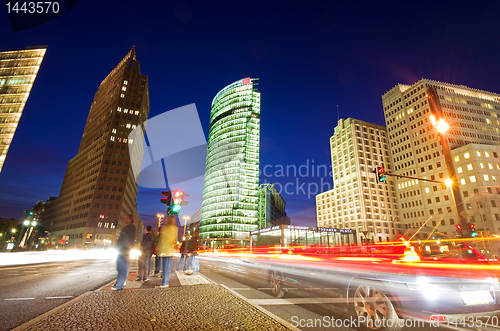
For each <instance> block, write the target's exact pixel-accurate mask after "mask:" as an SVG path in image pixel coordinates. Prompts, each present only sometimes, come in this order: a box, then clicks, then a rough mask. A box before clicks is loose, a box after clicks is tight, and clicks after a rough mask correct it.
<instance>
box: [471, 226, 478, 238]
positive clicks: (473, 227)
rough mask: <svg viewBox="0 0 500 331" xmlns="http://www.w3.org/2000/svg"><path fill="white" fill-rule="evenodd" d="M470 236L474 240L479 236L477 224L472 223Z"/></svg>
mask: <svg viewBox="0 0 500 331" xmlns="http://www.w3.org/2000/svg"><path fill="white" fill-rule="evenodd" d="M470 236H471V237H472V238H474V237H475V236H477V232H476V224H474V223H472V224H471V225H470Z"/></svg>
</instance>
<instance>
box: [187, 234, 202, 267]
mask: <svg viewBox="0 0 500 331" xmlns="http://www.w3.org/2000/svg"><path fill="white" fill-rule="evenodd" d="M199 245H200V230H196V231H195V232H194V234H193V236H192V237H191V240H190V241H189V252H190V253H191V268H190V269H191V271H188V272H186V274H188V275H191V274H193V275H196V274H197V273H198V272H200V261H198V252H197V250H198V246H199Z"/></svg>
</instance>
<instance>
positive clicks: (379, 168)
mask: <svg viewBox="0 0 500 331" xmlns="http://www.w3.org/2000/svg"><path fill="white" fill-rule="evenodd" d="M377 171H378V173H379V174H383V173H384V172H385V169H384V167H378V168H377Z"/></svg>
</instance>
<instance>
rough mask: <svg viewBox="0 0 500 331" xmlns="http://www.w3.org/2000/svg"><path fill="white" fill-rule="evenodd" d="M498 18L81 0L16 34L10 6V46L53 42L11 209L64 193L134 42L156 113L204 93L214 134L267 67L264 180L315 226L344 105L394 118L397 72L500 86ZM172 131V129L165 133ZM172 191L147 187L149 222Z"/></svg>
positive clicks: (6, 206) (449, 4)
mask: <svg viewBox="0 0 500 331" xmlns="http://www.w3.org/2000/svg"><path fill="white" fill-rule="evenodd" d="M499 15H500V2H499V1H480V2H471V1H428V2H425V1H424V2H422V1H419V2H401V1H398V2H390V3H382V2H377V1H370V2H354V1H342V2H341V1H323V2H319V1H317V2H314V1H313V2H311V1H309V2H306V1H303V2H300V1H262V2H260V1H247V2H243V1H114V0H107V1H80V2H79V3H78V5H77V6H76V7H75V8H73V9H72V10H71V11H69V12H68V13H66V14H65V15H63V16H61V17H59V18H57V19H55V20H53V21H50V22H48V23H46V24H43V25H40V26H37V27H34V28H32V29H29V30H25V31H21V32H18V33H12V30H11V28H10V26H9V20H8V18H7V13H6V11H5V9H3V10H0V50H15V49H23V48H25V47H32V46H39V45H47V52H46V54H45V58H44V60H43V62H42V65H41V68H40V71H39V73H38V76H37V78H36V80H35V83H34V85H33V89H32V91H31V94H30V96H29V98H28V102H27V104H26V107H25V109H24V112H23V115H22V117H21V120H20V123H19V126H18V128H17V131H16V133H15V135H14V139H13V142H12V145H11V147H10V150H9V152H8V154H7V158H6V160H5V164H4V167H3V169H2V171H1V173H0V217H5V218H16V219H19V218H21V217H23V215H24V211H25V210H27V209H29V208H30V207H31V206H33V205H34V204H36V202H37V201H38V200H44V201H45V200H47V199H48V198H49V197H51V196H58V195H59V190H60V188H61V184H62V180H63V177H64V173H65V170H66V166H67V163H68V161H69V160H70V159H72V158H73V157H74V156H75V155H76V154H77V151H78V147H79V144H80V140H81V138H82V133H83V129H84V127H85V123H86V119H87V116H88V112H89V109H90V105H91V102H92V100H93V98H94V94H95V92H96V91H97V88H98V86H99V84H100V83H101V81H102V80H103V79H104V78H105V77H106V76H107V75H108V74H109V73H110V71H111V70H112V69H113V68H114V67H115V66H116V65H117V64H118V62H119V61H120V60H121V59H122V58H123V57H124V56H125V55H126V54H127V52H128V51H129V50H130V48H131V47H132V46H133V45H135V48H136V54H137V59H138V60H139V61H140V63H141V71H142V74H145V75H147V76H148V78H149V95H150V103H151V108H150V113H149V117H150V118H151V117H153V116H155V115H158V114H161V113H163V112H165V111H168V110H170V109H174V108H178V107H181V106H184V105H188V104H191V103H195V104H196V107H197V109H198V113H199V117H200V120H201V124H202V126H203V130H204V132H205V137H208V126H209V116H210V106H211V102H212V99H213V97H214V96H215V94H217V92H218V91H219V90H221V89H222V88H224V87H225V86H227V85H228V84H230V83H232V82H234V81H236V80H239V79H241V78H244V77H256V78H260V84H259V90H260V92H261V93H262V98H261V100H262V103H261V150H260V168H261V170H263V169H264V167H265V166H268V167H267V168H266V169H267V173H266V174H267V175H265V174H261V176H260V180H261V182H277V183H280V184H281V185H285V184H286V183H289V182H290V183H293V185H292V186H289V193H285V192H282V196H283V198H284V199H285V201H286V204H287V208H286V210H287V213H288V215H289V216H290V217H291V220H292V222H293V223H296V224H300V225H310V226H314V225H316V211H315V194H317V193H319V192H321V191H325V190H327V189H331V188H332V184H333V183H332V178H331V177H330V176H329V174H328V175H327V176H325V174H324V173H323V172H322V173H321V174H320V176H319V177H318V174H317V173H316V171H315V173H314V176H312V170H313V164H314V168H316V166H318V165H326V166H327V167H328V169H330V166H331V161H330V150H329V137H330V136H331V135H332V133H333V130H334V127H335V126H336V123H337V105H338V106H339V110H340V117H342V118H347V117H353V118H357V119H361V120H364V121H368V122H372V123H375V124H380V125H385V120H384V114H383V108H382V101H381V96H382V95H383V94H384V93H385V92H387V91H388V90H390V89H391V88H392V87H394V86H395V85H397V84H398V83H402V84H413V83H415V82H416V81H418V80H420V79H421V78H428V79H432V80H437V81H442V82H447V83H452V84H458V85H466V86H468V87H471V88H476V89H480V90H485V91H490V92H494V93H500V74H499V72H498V70H499V64H500V62H499V56H498V54H500V49H499V48H500V46H499V44H498V40H500V20H499V19H498V17H499ZM174 138H175V137H170V136H169V135H168V132H165V143H169V139H170V141H171V140H172V139H174ZM280 166H282V167H284V168H286V167H287V166H289V167H292V166H294V167H296V168H297V170H298V168H299V167H300V166H303V167H302V172H301V174H302V176H299V174H297V176H294V175H293V173H290V174H289V176H288V177H286V176H285V177H280V176H279V175H280V174H279V173H278V174H276V173H275V172H276V171H277V170H278V169H279V167H280ZM306 169H308V174H306ZM285 175H286V172H285ZM297 181H298V182H297ZM199 183H200V185H197V186H196V185H191V186H189V190H192V191H190V192H188V189H187V188H183V189H185V190H186V193H189V194H191V195H192V197H193V199H190V200H191V203H190V204H189V205H188V206H186V207H184V208H183V212H182V214H181V216H182V215H192V214H193V213H194V212H195V211H196V210H197V209H198V208H199V207H200V206H201V200H200V199H197V198H196V196H197V195H198V196H201V191H202V189H203V184H202V183H203V181H202V180H200V181H199ZM297 183H298V184H299V186H297ZM321 183H328V185H329V186H328V185H327V184H325V185H323V188H319V187H318V186H320V185H319V184H321ZM301 184H304V185H303V186H301V187H302V189H300V185H301ZM315 184H316V185H315ZM292 187H293V189H292ZM308 187H309V188H310V189H309V190H308ZM174 188H176V187H174ZM180 188H182V187H180ZM291 190H293V192H290V191H291ZM314 190H317V191H315V192H314ZM161 191H162V190H161V189H145V188H141V187H139V195H138V198H137V203H138V211H139V214H140V215H141V218H142V219H143V221H144V222H145V223H146V224H152V223H153V222H154V219H155V215H156V213H158V212H165V208H164V207H165V206H162V205H161V204H160V202H159V200H160V198H161ZM193 191H196V192H193Z"/></svg>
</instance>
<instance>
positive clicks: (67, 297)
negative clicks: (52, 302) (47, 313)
mask: <svg viewBox="0 0 500 331" xmlns="http://www.w3.org/2000/svg"><path fill="white" fill-rule="evenodd" d="M72 297H73V296H72V295H66V296H62V297H46V298H45V299H47V300H48V299H71V298H72Z"/></svg>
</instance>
